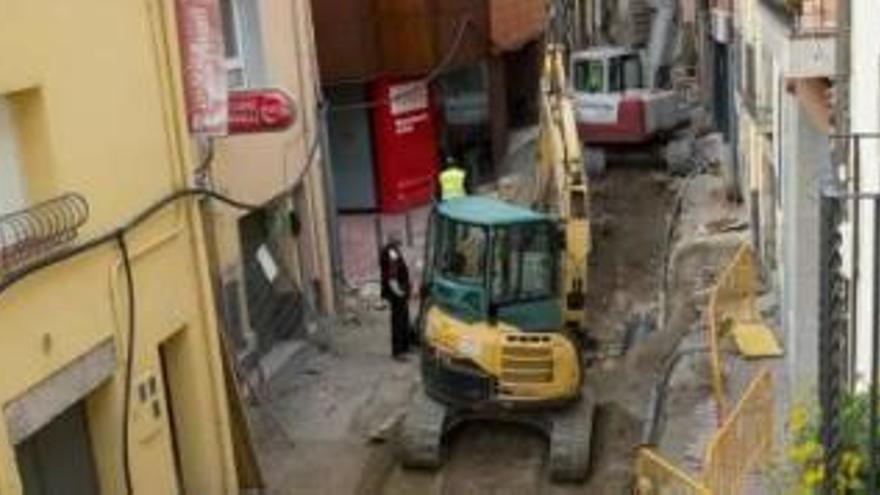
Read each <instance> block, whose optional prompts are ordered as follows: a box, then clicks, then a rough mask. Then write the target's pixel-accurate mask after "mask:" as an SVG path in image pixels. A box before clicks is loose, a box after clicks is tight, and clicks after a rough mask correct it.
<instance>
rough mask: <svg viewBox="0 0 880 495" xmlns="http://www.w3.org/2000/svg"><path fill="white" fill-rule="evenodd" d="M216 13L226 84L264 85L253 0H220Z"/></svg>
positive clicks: (261, 52) (257, 19)
mask: <svg viewBox="0 0 880 495" xmlns="http://www.w3.org/2000/svg"><path fill="white" fill-rule="evenodd" d="M220 15H221V17H222V22H223V45H224V46H223V48H224V54H225V56H226V72H227V77H228V80H229V87H231V88H242V87H254V86H261V85H265V84H266V82H265V80H264V79H265V76H264V74H265V69H264V65H263V64H264V63H263V46H262V41H261V39H260V17H259V11H258V10H257V2H256V0H220Z"/></svg>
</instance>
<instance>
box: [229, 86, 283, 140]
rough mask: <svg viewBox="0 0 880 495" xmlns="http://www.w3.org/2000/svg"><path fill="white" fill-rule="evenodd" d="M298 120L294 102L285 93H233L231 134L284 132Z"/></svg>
mask: <svg viewBox="0 0 880 495" xmlns="http://www.w3.org/2000/svg"><path fill="white" fill-rule="evenodd" d="M295 120H296V108H295V106H294V103H293V99H292V98H291V97H290V96H289V95H288V94H287V93H286V92H285V91H283V90H281V89H248V90H242V91H230V92H229V134H250V133H255V132H277V131H283V130H285V129H288V128H290V126H292V125H293V123H294V121H295Z"/></svg>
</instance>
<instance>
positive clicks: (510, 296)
mask: <svg viewBox="0 0 880 495" xmlns="http://www.w3.org/2000/svg"><path fill="white" fill-rule="evenodd" d="M553 236H554V229H553V226H552V225H550V224H544V223H542V224H523V225H513V226H510V227H507V228H504V229H501V230H498V231H497V233H496V234H495V238H494V239H493V256H492V259H493V267H492V268H493V270H492V301H493V302H494V303H498V304H504V303H510V302H516V301H525V300H531V299H543V298H548V297H553V296H555V295H556V292H557V290H556V280H557V277H556V272H557V270H556V266H557V265H556V256H554V251H555V250H554V249H553Z"/></svg>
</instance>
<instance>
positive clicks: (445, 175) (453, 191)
mask: <svg viewBox="0 0 880 495" xmlns="http://www.w3.org/2000/svg"><path fill="white" fill-rule="evenodd" d="M464 176H465V171H464V170H462V169H460V168H458V167H450V168H448V169H446V170H444V171H443V172H442V173H441V174H440V198H441V199H443V200H447V199H452V198H459V197H461V196H464V195H465V191H464Z"/></svg>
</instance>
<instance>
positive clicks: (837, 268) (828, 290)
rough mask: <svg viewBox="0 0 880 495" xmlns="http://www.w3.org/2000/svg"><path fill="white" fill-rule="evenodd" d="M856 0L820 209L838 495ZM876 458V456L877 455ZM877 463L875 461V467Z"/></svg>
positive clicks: (840, 31) (823, 316) (824, 350)
mask: <svg viewBox="0 0 880 495" xmlns="http://www.w3.org/2000/svg"><path fill="white" fill-rule="evenodd" d="M850 26H851V11H850V0H838V3H837V51H836V64H837V67H836V70H835V73H836V77H835V80H834V92H835V98H834V132H835V134H837V135H838V136H839V137H838V138H837V139H834V140H832V143H831V146H832V149H831V167H830V168H829V169H826V170H824V171H823V173H822V180H821V188H822V191H821V193H822V194H821V199H820V205H819V212H820V231H819V236H820V237H819V242H820V246H819V254H820V257H819V262H820V267H819V268H820V280H819V281H820V292H819V329H820V330H819V332H820V333H819V400H820V403H821V407H822V425H821V438H822V445H823V447H824V453H825V454H824V459H823V461H824V467H825V480H824V482H823V485H822V493H824V494H832V493H835V490H836V487H835V486H834V485H835V480H836V479H837V477H836V474H837V473H838V472H839V470H840V456H841V434H842V431H841V423H840V420H841V414H842V412H843V411H842V401H843V393H844V391H845V390H846V383H845V377H846V375H847V372H846V369H847V368H846V337H847V315H846V302H845V301H844V300H843V296H842V294H844V293H845V288H846V280H845V279H844V277H843V273H842V269H841V254H842V252H841V244H842V241H843V239H842V237H841V234H840V223H841V219H842V216H843V205H842V201H841V199H840V198H836V197H834V196H835V194H836V193H837V192H838V191H840V190H841V187H840V184H839V183H838V182H839V181H838V179H837V177H838V172H839V171H840V170H841V169H842V168H844V167H845V166H846V163H847V159H848V156H849V141H848V138H847V137H846V136H847V134H849V131H850V120H849V105H850V103H849V96H850V88H849V84H850ZM872 458H873V456H872ZM873 464H874V463H873V462H872V465H873Z"/></svg>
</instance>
